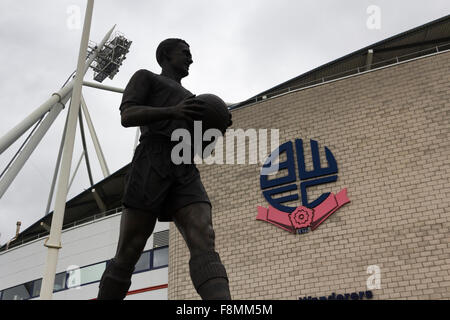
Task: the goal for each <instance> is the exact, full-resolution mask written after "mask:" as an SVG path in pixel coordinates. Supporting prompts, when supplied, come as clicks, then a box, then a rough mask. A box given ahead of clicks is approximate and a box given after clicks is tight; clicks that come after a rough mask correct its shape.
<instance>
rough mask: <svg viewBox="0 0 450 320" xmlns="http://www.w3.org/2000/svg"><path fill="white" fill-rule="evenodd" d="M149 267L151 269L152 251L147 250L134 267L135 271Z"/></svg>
mask: <svg viewBox="0 0 450 320" xmlns="http://www.w3.org/2000/svg"><path fill="white" fill-rule="evenodd" d="M148 269H150V251H146V252H143V253H142V254H141V257H140V258H139V260H138V262H137V263H136V267H135V268H134V272H135V273H136V272H140V271H144V270H148Z"/></svg>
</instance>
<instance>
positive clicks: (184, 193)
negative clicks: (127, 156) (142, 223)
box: [122, 136, 211, 221]
mask: <svg viewBox="0 0 450 320" xmlns="http://www.w3.org/2000/svg"><path fill="white" fill-rule="evenodd" d="M177 143H178V142H172V141H170V138H169V137H162V136H158V137H155V136H152V137H149V138H146V139H144V140H141V143H140V144H139V145H138V146H137V148H136V150H135V152H134V156H133V161H132V163H131V168H130V171H129V172H128V174H127V177H126V179H125V190H124V196H123V199H122V204H123V206H125V207H128V208H135V209H139V210H142V211H146V212H148V213H149V214H152V215H154V216H155V217H157V218H158V220H159V221H173V218H172V215H173V214H174V213H175V212H176V211H177V210H179V209H181V208H182V207H185V206H187V205H189V204H192V203H196V202H206V203H208V204H209V205H211V202H210V201H209V198H208V194H207V193H206V190H205V188H204V187H203V183H202V181H201V179H200V173H199V171H198V169H197V167H196V166H195V164H194V163H192V164H184V163H182V164H178V165H177V164H175V163H173V161H172V159H171V152H172V148H173V147H174V146H175V145H176V144H177Z"/></svg>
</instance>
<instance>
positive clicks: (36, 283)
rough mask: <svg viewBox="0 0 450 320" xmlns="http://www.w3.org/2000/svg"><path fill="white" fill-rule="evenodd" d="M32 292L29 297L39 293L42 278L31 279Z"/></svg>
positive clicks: (36, 295)
mask: <svg viewBox="0 0 450 320" xmlns="http://www.w3.org/2000/svg"><path fill="white" fill-rule="evenodd" d="M33 282H34V284H33V292H32V293H31V297H32V298H34V297H38V296H39V294H40V293H41V284H42V279H38V280H34V281H33Z"/></svg>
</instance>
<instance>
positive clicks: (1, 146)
mask: <svg viewBox="0 0 450 320" xmlns="http://www.w3.org/2000/svg"><path fill="white" fill-rule="evenodd" d="M114 28H115V25H114V26H113V27H112V28H111V30H109V32H108V33H107V34H106V36H105V37H104V38H103V40H102V41H101V42H100V44H99V45H98V47H97V49H96V50H95V51H94V52H92V54H91V56H90V57H89V59H88V60H87V61H86V62H85V63H84V68H83V69H80V72H79V73H78V74H81V73H83V75H85V74H86V72H87V70H88V69H89V66H90V65H91V63H92V62H93V61H94V59H95V58H96V57H97V55H98V53H99V51H100V49H101V48H103V46H104V44H105V43H106V41H108V39H109V37H110V36H111V33H112V32H113V30H114ZM86 50H87V48H86ZM85 58H86V56H85ZM74 83H75V82H74V79H72V80H71V81H70V82H69V83H68V84H67V85H65V86H64V87H62V88H61V89H60V90H59V91H58V92H56V93H53V94H52V96H51V97H50V98H49V99H48V100H47V101H45V102H44V103H43V104H42V105H41V106H40V107H39V108H37V109H36V110H35V111H33V112H32V113H31V114H29V115H28V116H27V117H26V118H25V119H23V120H22V121H21V122H20V123H19V124H17V125H16V126H15V127H14V128H12V129H11V130H10V131H8V132H7V133H6V134H5V135H4V136H3V137H1V138H0V154H2V153H3V151H5V150H6V149H7V148H8V147H9V146H10V145H11V144H13V143H14V142H15V141H16V140H17V139H18V138H20V136H22V134H24V133H25V132H26V131H27V130H28V129H29V128H30V127H31V126H32V125H33V124H35V123H36V122H37V121H38V120H39V119H40V118H41V117H42V116H43V115H44V114H45V113H46V112H48V111H49V110H50V108H51V107H52V106H53V105H54V104H55V103H57V102H61V100H62V99H63V98H64V97H65V96H66V95H67V94H70V92H71V91H72V88H73V85H74Z"/></svg>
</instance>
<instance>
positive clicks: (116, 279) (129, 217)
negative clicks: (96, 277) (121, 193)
mask: <svg viewBox="0 0 450 320" xmlns="http://www.w3.org/2000/svg"><path fill="white" fill-rule="evenodd" d="M155 224H156V218H155V217H154V216H152V215H150V214H148V213H147V212H143V211H140V210H136V209H131V208H124V209H123V212H122V218H121V220H120V235H119V242H118V244H117V251H116V255H115V256H114V258H113V259H112V260H111V261H110V262H109V264H108V266H107V267H106V270H105V272H104V273H103V276H102V279H101V281H100V285H99V292H98V297H97V299H98V300H121V299H124V298H125V296H126V294H127V292H128V289H129V288H130V285H131V276H132V274H133V271H134V266H135V265H136V263H137V261H138V260H139V258H140V256H141V254H142V250H144V247H145V244H146V243H147V239H148V238H149V237H150V235H151V234H152V232H153V229H154V228H155Z"/></svg>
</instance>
